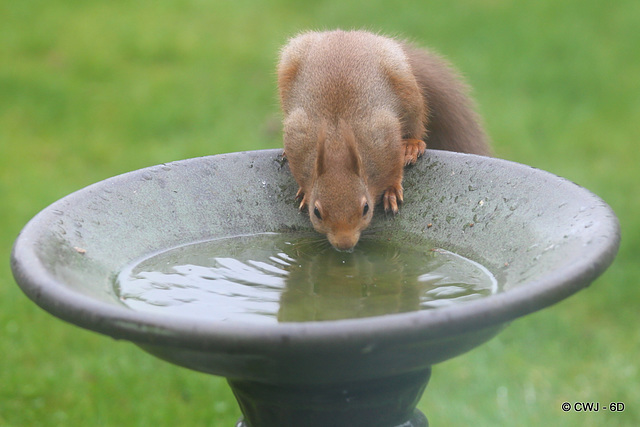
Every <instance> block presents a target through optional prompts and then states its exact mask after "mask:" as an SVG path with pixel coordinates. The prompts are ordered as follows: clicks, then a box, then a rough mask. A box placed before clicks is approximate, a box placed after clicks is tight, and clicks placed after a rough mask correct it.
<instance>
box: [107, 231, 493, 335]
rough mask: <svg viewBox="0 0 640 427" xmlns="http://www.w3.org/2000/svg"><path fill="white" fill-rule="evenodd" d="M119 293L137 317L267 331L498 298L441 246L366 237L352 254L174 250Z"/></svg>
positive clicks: (254, 242)
mask: <svg viewBox="0 0 640 427" xmlns="http://www.w3.org/2000/svg"><path fill="white" fill-rule="evenodd" d="M114 286H115V288H116V291H117V293H118V295H119V296H120V299H121V301H122V302H123V303H124V304H125V305H127V306H129V307H130V308H132V309H134V310H139V311H153V312H158V313H165V314H167V315H170V314H171V315H180V316H199V317H202V318H208V319H212V320H218V321H234V322H261V323H276V322H305V321H325V320H338V319H347V318H359V317H368V316H379V315H385V314H393V313H401V312H409V311H416V310H425V309H434V308H438V307H443V306H448V305H451V304H458V303H461V302H464V301H470V300H473V299H477V298H481V297H484V296H487V295H491V294H493V293H495V292H497V290H498V283H497V281H496V279H495V277H494V276H493V275H492V274H491V272H490V271H489V270H488V269H487V268H485V267H484V266H482V265H481V264H479V263H477V262H475V261H472V260H470V259H468V258H465V257H463V256H461V255H458V254H455V253H453V252H449V251H447V250H445V249H442V248H438V247H434V246H433V245H429V244H424V245H407V244H404V245H403V240H402V239H391V240H390V239H386V238H382V239H381V238H375V237H373V236H365V237H363V238H362V239H361V241H360V243H358V246H357V247H356V248H355V250H354V251H353V252H351V253H346V252H338V251H336V250H334V249H333V248H332V247H331V246H329V245H328V244H327V243H326V238H324V237H323V236H320V235H317V234H301V233H263V234H256V235H249V236H235V237H230V238H224V239H217V240H211V241H205V242H198V243H193V244H189V245H185V246H180V247H177V248H172V249H169V250H167V251H164V252H161V253H156V254H153V255H150V256H148V257H146V258H144V259H140V260H137V261H135V262H133V263H131V264H130V265H128V266H127V267H126V268H124V269H123V270H122V271H121V272H120V274H119V275H118V276H117V279H116V282H115V285H114Z"/></svg>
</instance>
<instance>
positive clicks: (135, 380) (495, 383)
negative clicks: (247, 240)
mask: <svg viewBox="0 0 640 427" xmlns="http://www.w3.org/2000/svg"><path fill="white" fill-rule="evenodd" d="M335 27H342V28H366V29H371V30H375V31H380V32H383V33H386V34H391V35H400V36H403V37H408V38H410V39H413V40H415V41H417V42H418V43H420V44H423V45H428V46H431V47H433V48H435V49H436V50H438V51H440V52H441V53H443V54H444V55H445V56H447V57H448V58H449V59H450V60H451V61H452V62H453V63H454V64H456V65H457V67H458V68H459V69H460V70H462V71H463V73H464V74H465V75H466V76H467V78H468V81H469V82H470V84H471V85H472V86H473V87H474V93H475V97H476V99H477V101H478V103H479V105H480V110H481V112H482V114H483V116H484V118H485V121H486V126H487V130H488V132H489V133H490V135H491V136H492V138H493V141H494V147H495V153H496V155H497V156H498V157H503V158H507V159H510V160H514V161H517V162H521V163H526V164H529V165H532V166H535V167H538V168H542V169H546V170H549V171H551V172H553V173H555V174H558V175H561V176H564V177H566V178H568V179H571V180H573V181H575V182H577V183H579V184H581V185H582V186H584V187H586V188H588V189H590V190H592V191H593V192H595V193H596V194H598V195H600V196H601V197H602V198H604V199H605V201H607V202H608V203H609V204H610V205H611V206H612V207H613V208H614V210H615V211H616V212H617V214H618V216H619V218H620V221H621V224H622V232H623V240H622V247H621V250H620V253H619V255H618V258H617V259H616V261H615V263H614V265H613V266H612V267H611V268H610V269H609V270H608V271H607V272H606V273H605V274H604V275H603V276H602V277H601V278H600V279H599V280H597V281H596V282H595V283H594V284H593V285H592V287H590V288H589V289H587V290H585V291H582V292H580V293H579V294H577V295H575V296H574V297H572V298H569V299H568V300H566V301H564V302H562V303H561V304H558V305H556V306H554V307H551V308H549V309H546V310H544V311H542V312H539V313H536V314H534V315H530V316H528V317H526V318H523V319H520V320H518V321H516V322H514V323H513V324H512V325H511V326H510V327H509V328H507V329H506V330H505V331H504V332H503V333H502V334H500V335H499V336H498V337H497V338H495V339H493V340H492V341H490V342H489V343H488V344H485V345H483V346H481V347H479V348H477V349H475V350H473V351H472V352H470V353H468V354H466V355H463V356H461V357H458V358H456V359H453V360H451V361H448V362H444V363H442V364H440V365H437V366H436V367H435V368H434V373H433V376H432V380H431V382H430V385H429V387H427V391H426V392H425V395H424V397H423V399H422V401H421V402H420V405H419V407H420V408H421V409H422V410H423V411H424V412H425V413H426V414H427V416H428V417H429V420H430V422H431V425H433V426H463V425H474V426H495V425H523V426H529V425H554V426H601V425H607V426H626V425H628V426H631V425H637V424H636V423H637V421H638V420H639V419H640V375H639V373H638V354H639V353H640V332H639V329H638V323H639V322H638V320H640V319H639V315H638V313H639V311H638V301H639V299H640V291H639V288H640V287H639V283H640V263H638V262H637V259H638V256H639V255H640V219H639V218H640V216H639V215H638V213H639V212H640V209H639V208H640V197H639V196H640V192H639V191H638V179H639V177H640V173H639V172H638V169H637V168H638V164H639V163H640V162H639V160H640V155H639V154H638V149H637V146H638V143H637V139H638V135H639V134H640V31H639V28H640V2H638V1H636V0H618V1H615V2H613V1H604V0H601V1H599V0H592V1H585V0H556V1H554V0H539V1H535V2H513V1H507V0H485V1H471V0H468V1H464V0H453V1H448V2H442V1H431V0H429V1H424V0H417V1H404V2H396V3H392V2H387V1H381V0H366V1H363V0H353V1H349V2H345V1H338V0H331V1H291V0H274V1H270V2H268V3H267V2H264V3H263V2H259V1H255V0H234V1H222V0H210V1H203V0H156V1H148V0H141V1H136V2H130V1H126V0H112V1H100V0H83V1H75V0H49V1H44V0H23V1H11V0H0V200H1V206H0V258H1V259H4V260H5V261H4V262H2V263H0V336H1V337H2V339H1V340H0V426H67V425H86V426H92V425H96V426H98V425H100V426H122V425H125V426H154V427H159V426H173V425H178V424H179V425H188V426H216V427H217V426H223V427H224V426H232V425H234V422H235V420H236V419H237V418H238V417H239V414H240V413H239V410H238V409H237V405H236V403H235V401H234V399H233V396H232V394H231V392H230V391H229V389H228V387H227V385H226V383H225V381H224V380H223V379H220V378H216V377H210V376H207V375H203V374H199V373H195V372H191V371H188V370H186V369H182V368H177V367H174V366H171V365H169V364H167V363H165V362H162V361H159V360H156V359H155V358H153V357H151V356H148V355H147V354H145V353H143V352H142V351H140V350H139V349H137V348H136V347H135V346H133V345H132V344H129V343H125V342H116V341H112V340H110V339H108V338H105V337H102V336H98V335H96V334H93V333H90V332H87V331H84V330H81V329H79V328H76V327H73V326H70V325H68V324H65V323H63V322H61V321H59V320H57V319H55V318H53V317H52V316H50V315H48V314H47V313H45V312H44V311H42V310H40V309H39V308H38V307H36V305H35V304H33V303H31V302H30V301H28V300H27V298H26V297H25V296H24V295H23V294H22V293H21V291H20V290H19V288H18V287H17V286H16V285H15V282H14V281H13V278H12V276H11V273H10V270H9V262H8V260H9V254H10V249H11V245H12V242H13V240H14V239H15V238H16V236H17V234H18V232H19V230H20V229H21V227H22V226H23V225H24V224H25V223H26V222H27V221H28V220H29V219H30V218H31V217H33V216H34V215H35V214H36V213H37V212H38V211H39V210H41V209H43V208H44V207H46V206H47V205H48V204H50V203H52V202H53V201H55V200H57V199H58V198H60V197H62V196H64V195H66V194H68V193H70V192H72V191H74V190H77V189H80V188H82V187H84V186H86V185H88V184H91V183H94V182H96V181H99V180H102V179H105V178H108V177H110V176H113V175H116V174H120V173H123V172H126V171H129V170H133V169H138V168H141V167H145V166H150V165H154V164H158V163H163V162H168V161H172V160H178V159H183V158H189V157H196V156H203V155H209V154H216V153H221V152H228V151H239V150H249V149H262V148H274V147H280V146H281V134H280V123H279V112H278V105H277V97H276V86H275V73H274V67H275V63H276V57H277V52H278V49H279V47H280V46H281V45H282V44H283V43H284V42H285V41H286V39H287V38H288V37H290V36H291V35H294V34H295V33H296V32H298V31H301V30H304V29H330V28H335ZM565 401H568V402H575V401H586V402H599V403H600V404H607V403H609V402H623V403H624V404H625V411H624V412H623V413H611V412H609V411H606V412H605V411H600V412H598V413H575V412H573V411H572V412H570V413H564V412H562V410H561V407H560V406H561V403H562V402H565Z"/></svg>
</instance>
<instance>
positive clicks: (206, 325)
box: [11, 150, 620, 349]
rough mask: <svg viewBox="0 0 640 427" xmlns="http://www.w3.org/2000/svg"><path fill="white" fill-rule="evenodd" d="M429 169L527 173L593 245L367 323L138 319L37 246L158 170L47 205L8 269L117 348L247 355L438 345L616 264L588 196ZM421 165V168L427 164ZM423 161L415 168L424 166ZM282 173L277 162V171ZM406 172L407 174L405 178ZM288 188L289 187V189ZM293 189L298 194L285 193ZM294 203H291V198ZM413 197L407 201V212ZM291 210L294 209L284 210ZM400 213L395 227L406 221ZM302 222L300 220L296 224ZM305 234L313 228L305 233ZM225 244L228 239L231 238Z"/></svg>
mask: <svg viewBox="0 0 640 427" xmlns="http://www.w3.org/2000/svg"><path fill="white" fill-rule="evenodd" d="M280 153H281V150H260V151H253V152H242V153H230V154H222V155H217V156H208V157H202V158H195V159H187V160H182V161H177V162H174V163H172V164H169V165H187V164H188V163H190V162H201V161H209V160H212V161H220V162H226V161H227V160H228V159H233V158H234V157H235V158H238V157H239V158H243V157H244V158H246V159H259V158H263V159H265V158H266V159H268V160H269V161H276V160H277V158H278V157H279V155H280ZM426 157H427V158H428V159H429V160H428V161H430V162H443V163H445V164H446V163H450V162H454V163H460V164H463V163H465V162H467V163H470V162H471V163H473V162H482V163H488V164H490V165H491V167H492V168H498V169H499V168H502V169H504V170H505V171H507V172H509V171H511V172H513V171H517V172H518V173H527V174H529V176H531V177H535V178H537V179H541V178H543V179H545V180H550V181H553V182H554V183H555V184H556V185H558V186H559V187H561V188H563V189H565V190H568V191H571V192H572V194H574V193H575V196H576V197H577V198H578V197H579V198H581V200H583V204H584V205H585V206H589V207H590V208H592V209H593V210H595V212H592V214H593V216H595V217H596V218H597V219H598V221H596V223H595V224H592V226H590V227H591V228H590V230H588V232H589V233H590V235H591V236H595V237H594V238H597V239H599V240H598V242H595V243H597V244H595V243H590V244H585V245H584V246H583V248H582V251H581V256H580V257H579V258H575V259H573V260H571V264H570V265H568V266H563V267H562V268H558V269H556V270H553V271H550V272H548V273H546V274H543V275H542V276H540V277H538V278H536V279H535V280H533V281H531V282H528V283H525V284H521V285H519V286H517V287H514V288H512V289H509V290H507V291H504V292H500V293H497V294H495V295H491V296H487V297H484V298H482V299H479V300H475V301H469V302H465V303H461V304H457V305H453V306H448V307H442V308H438V309H434V310H424V311H415V312H408V313H400V314H389V315H384V316H376V317H368V318H361V319H345V320H332V321H322V322H304V323H279V324H275V325H261V324H245V323H233V322H228V323H225V324H221V323H220V322H215V321H207V320H206V319H194V318H189V317H182V316H167V315H163V314H158V313H149V312H140V311H134V310H132V309H130V308H128V307H126V306H124V305H122V306H118V305H115V304H112V303H107V302H103V301H100V300H98V299H96V298H94V297H92V296H88V295H86V294H84V293H82V292H78V291H76V290H73V289H71V288H70V287H69V286H67V285H65V284H64V283H62V282H61V280H59V279H58V278H56V277H55V276H54V275H53V274H52V273H51V271H49V269H48V268H47V267H46V266H45V265H44V264H43V262H42V260H41V259H40V256H39V254H38V247H37V245H34V242H38V239H39V237H38V236H40V235H42V233H44V232H45V231H46V230H44V229H43V227H47V226H49V225H50V224H51V216H52V215H56V213H53V212H56V211H57V210H60V211H61V210H63V207H62V205H64V207H65V208H66V207H67V206H68V204H69V203H74V202H75V201H76V200H78V199H79V198H82V197H85V196H86V195H88V194H91V192H92V191H96V190H97V189H98V188H100V187H101V186H104V185H105V184H106V183H112V184H114V185H116V184H118V183H123V182H127V181H128V180H134V179H136V180H137V179H139V178H140V177H141V176H143V175H144V174H149V173H150V171H153V170H155V169H157V168H158V167H159V166H154V167H149V168H144V169H140V170H136V171H132V172H128V173H125V174H122V175H119V176H116V177H113V178H109V179H107V180H104V181H101V182H98V183H96V184H93V185H91V186H89V187H86V188H84V189H82V190H79V191H77V192H75V193H72V194H70V195H68V196H66V197H64V198H63V199H61V200H59V201H57V202H55V203H53V204H51V205H50V206H49V207H47V208H46V209H44V210H43V211H42V212H40V213H39V214H37V215H36V216H35V217H34V218H33V219H32V220H31V221H30V222H29V223H28V224H27V225H26V226H25V227H24V229H23V230H22V232H21V233H20V236H19V237H18V239H17V240H16V242H15V244H14V248H13V251H12V258H11V266H12V269H13V272H14V276H16V278H17V279H18V282H19V284H20V286H21V287H22V289H23V291H24V292H25V293H26V294H27V295H28V296H29V297H30V298H31V299H32V300H34V301H35V302H36V303H37V304H38V305H40V306H41V307H42V308H44V309H45V310H47V311H49V312H50V313H52V314H54V315H56V316H57V317H60V318H62V319H64V320H66V321H68V322H71V323H74V324H76V325H78V326H81V327H83V328H87V329H90V330H93V331H96V332H100V333H103V334H106V335H109V336H112V337H114V338H117V339H126V340H130V341H134V342H136V343H138V344H151V345H156V344H164V343H167V344H170V345H172V346H183V347H185V348H192V349H207V348H209V347H211V346H212V345H213V346H215V347H216V348H222V347H227V348H230V349H232V348H244V347H246V346H267V347H274V348H275V347H280V346H281V345H282V343H283V342H286V343H288V344H290V345H292V346H293V345H295V346H303V347H304V346H309V347H314V346H317V345H318V344H319V343H328V342H331V343H333V344H332V345H335V344H336V342H342V343H343V344H345V345H350V346H358V345H362V344H363V343H366V342H369V341H370V340H371V339H372V338H376V339H380V338H381V337H386V338H391V339H394V340H395V339H398V336H405V337H406V336H407V335H409V336H420V337H421V339H433V340H436V339H442V338H446V337H448V336H451V335H455V334H461V333H468V332H469V331H472V330H481V329H484V328H491V327H499V326H500V325H502V324H505V323H508V322H510V321H512V320H514V319H516V318H518V317H521V316H524V315H526V314H529V313H531V312H534V311H537V310H539V309H542V308H544V307H547V306H549V305H552V304H554V303H556V302H558V301H560V300H562V299H564V298H566V297H568V296H569V295H571V294H573V293H575V292H577V291H578V290H580V289H582V288H583V287H585V286H587V285H588V284H589V283H590V282H591V281H593V280H594V279H595V278H596V277H597V276H599V275H600V274H601V273H602V272H603V271H604V270H605V269H606V268H607V267H608V266H609V264H610V263H611V262H612V261H613V258H614V257H615V255H616V252H617V249H618V246H619V241H620V237H619V224H618V221H617V219H616V217H615V215H614V213H613V211H612V210H611V208H609V206H607V205H606V204H605V203H604V202H603V201H602V200H601V199H600V198H598V197H597V196H595V195H594V194H592V193H590V192H589V191H588V190H586V189H584V188H582V187H580V186H578V185H577V184H574V183H572V182H570V181H568V180H565V179H564V178H560V177H557V176H555V175H553V174H551V173H549V172H545V171H542V170H538V169H534V168H531V167H529V166H525V165H522V164H518V163H514V162H510V161H507V160H501V159H495V158H484V157H480V156H474V155H469V154H460V153H452V152H442V151H437V152H436V151H433V150H428V151H427V154H426ZM425 161H427V160H426V159H423V160H420V162H425ZM420 162H419V163H420ZM280 167H282V163H280ZM411 172H412V171H411V169H409V170H408V171H407V175H410V174H411ZM292 185H293V184H292ZM291 188H294V187H291ZM293 194H295V192H294V193H292V194H290V195H289V196H291V198H293ZM411 197H412V194H411V189H410V188H408V191H407V202H406V203H405V205H406V204H408V203H411V202H410V201H411ZM289 208H292V206H289ZM403 209H406V206H405V207H403V208H401V212H400V216H399V217H400V218H401V217H402V215H403ZM305 220H306V221H307V222H308V218H306V217H304V215H303V216H302V221H305ZM308 227H309V229H311V228H310V225H309V226H308ZM229 237H230V236H229Z"/></svg>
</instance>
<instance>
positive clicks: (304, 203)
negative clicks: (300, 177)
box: [296, 188, 308, 210]
mask: <svg viewBox="0 0 640 427" xmlns="http://www.w3.org/2000/svg"><path fill="white" fill-rule="evenodd" d="M298 199H302V201H301V202H300V206H298V209H299V210H303V209H304V208H305V207H306V206H307V202H308V201H307V196H306V195H305V194H304V191H302V188H298V192H297V193H296V200H298Z"/></svg>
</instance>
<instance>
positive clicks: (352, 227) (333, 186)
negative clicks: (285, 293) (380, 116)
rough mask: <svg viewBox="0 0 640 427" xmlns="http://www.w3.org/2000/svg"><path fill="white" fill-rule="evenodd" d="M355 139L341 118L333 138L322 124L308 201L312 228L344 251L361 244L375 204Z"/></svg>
mask: <svg viewBox="0 0 640 427" xmlns="http://www.w3.org/2000/svg"><path fill="white" fill-rule="evenodd" d="M355 138H356V137H355V134H354V132H353V130H352V129H351V127H349V126H348V125H347V124H346V123H345V122H344V121H342V120H341V121H340V123H339V126H338V129H337V131H336V132H335V133H334V135H333V137H332V138H331V140H330V141H329V140H328V139H327V129H326V124H323V125H322V126H321V128H320V132H319V133H318V146H317V155H316V163H315V170H314V178H315V179H314V180H313V188H312V190H311V194H310V195H309V200H308V203H309V217H310V218H311V223H312V224H313V227H314V228H315V229H316V230H317V231H318V232H320V233H324V234H326V235H327V238H328V240H329V242H330V243H331V245H333V247H334V248H336V249H338V250H341V251H349V250H352V249H353V247H354V246H355V245H356V243H358V240H359V239H360V233H361V232H362V230H364V229H365V228H367V227H368V226H369V223H370V222H371V218H372V217H373V208H374V204H375V201H374V200H372V198H371V194H370V193H369V191H368V189H367V179H366V173H365V170H364V167H363V165H362V159H361V157H360V154H359V152H358V148H357V144H356V139H355Z"/></svg>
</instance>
